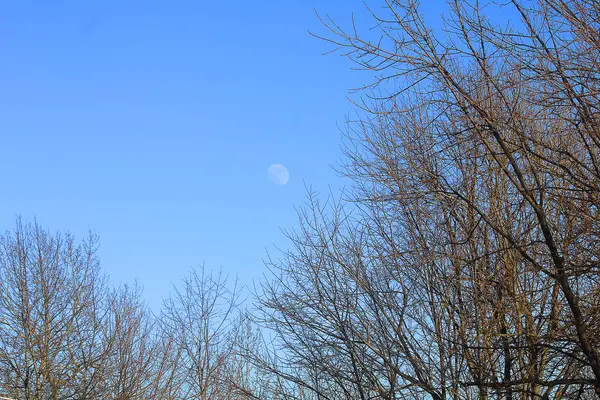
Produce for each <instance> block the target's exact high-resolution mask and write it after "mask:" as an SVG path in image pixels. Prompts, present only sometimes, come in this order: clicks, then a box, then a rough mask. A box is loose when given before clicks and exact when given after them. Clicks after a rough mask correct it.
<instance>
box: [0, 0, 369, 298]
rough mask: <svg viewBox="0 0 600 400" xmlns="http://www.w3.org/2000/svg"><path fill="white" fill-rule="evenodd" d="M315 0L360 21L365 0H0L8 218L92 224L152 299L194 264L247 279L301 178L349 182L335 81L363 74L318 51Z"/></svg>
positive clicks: (112, 268)
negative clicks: (280, 179) (272, 171)
mask: <svg viewBox="0 0 600 400" xmlns="http://www.w3.org/2000/svg"><path fill="white" fill-rule="evenodd" d="M315 8H316V9H317V10H319V11H320V12H323V13H330V14H331V15H332V16H334V17H335V18H337V19H339V20H340V21H343V22H347V21H350V16H351V12H352V11H358V16H357V18H358V19H359V20H360V19H361V18H365V20H366V14H365V12H364V8H363V7H362V3H361V2H360V1H357V0H352V1H326V0H314V1H312V2H311V1H257V2H248V1H237V0H234V1H228V2H208V1H177V2H167V1H148V2H142V1H125V2H121V1H102V2H100V1H98V2H75V1H61V2H41V1H39V2H33V1H23V2H17V1H14V2H13V1H5V2H2V3H0V110H2V111H1V112H0V113H1V118H0V134H1V138H2V145H1V146H0V168H1V170H2V175H1V178H0V188H1V190H2V192H1V196H0V228H2V230H6V229H10V228H11V227H12V226H13V225H14V218H15V215H17V214H20V215H22V216H23V217H24V218H25V219H26V220H31V219H32V218H34V217H37V218H38V220H39V222H40V223H41V224H42V225H44V226H46V227H47V228H49V229H52V230H63V231H64V230H70V231H71V232H73V233H75V234H76V235H77V236H82V235H84V234H85V232H86V231H87V230H88V229H91V230H93V231H94V232H95V233H97V234H98V235H99V236H100V239H101V248H100V257H101V262H102V268H103V270H104V271H105V272H106V273H107V274H109V275H110V277H111V282H112V283H113V284H119V283H124V282H133V281H134V280H135V279H137V280H138V281H139V283H141V284H142V285H143V287H144V289H145V297H146V298H147V299H148V301H149V302H150V304H151V305H156V304H159V302H160V299H161V298H162V297H163V296H165V295H166V294H167V293H168V291H169V289H170V287H171V284H172V283H178V282H179V281H180V280H181V278H182V277H183V276H184V275H185V274H186V272H187V271H188V270H189V268H190V267H193V266H198V265H201V264H202V263H205V264H206V266H207V267H208V268H220V267H222V268H223V269H224V270H225V271H226V272H229V273H230V274H231V275H239V277H240V280H241V282H242V283H244V284H251V282H252V280H253V279H256V278H259V277H260V276H261V274H262V273H263V272H264V267H263V264H262V260H263V259H264V258H265V254H266V250H267V249H270V250H273V246H274V245H279V246H282V247H285V246H286V241H285V240H284V238H283V236H282V234H281V229H282V228H291V227H293V226H294V225H295V223H296V212H295V210H294V206H298V205H300V204H302V202H303V201H304V198H305V184H306V185H312V186H313V187H314V188H315V189H316V190H318V191H320V192H327V191H328V188H329V187H331V188H333V190H336V189H337V188H339V187H340V186H341V185H342V184H343V181H342V179H341V178H339V177H337V176H336V174H335V173H334V172H333V171H332V169H331V168H330V166H331V165H332V164H335V163H336V162H337V161H338V160H339V159H340V157H341V154H340V149H339V146H340V131H339V129H338V127H339V126H341V125H342V124H343V122H344V119H345V116H346V115H347V114H348V113H349V112H350V111H351V109H352V106H351V104H350V103H349V102H348V101H347V99H346V98H345V96H346V95H347V94H348V89H349V88H352V87H356V86H358V85H360V84H361V83H364V82H366V81H367V79H365V75H364V74H362V75H361V74H360V73H357V72H352V71H350V69H349V67H350V64H349V63H348V61H346V60H345V59H344V58H342V57H339V56H336V55H330V56H322V55H321V54H322V53H323V52H325V51H327V50H330V49H331V47H330V46H329V45H328V44H326V43H324V42H322V41H319V40H318V39H315V38H313V37H311V36H310V35H309V34H308V31H309V30H311V31H314V32H316V33H325V32H324V29H323V28H322V26H321V25H320V23H319V22H318V20H317V18H316V17H315V14H314V9H315ZM274 163H281V164H284V165H285V166H286V167H287V168H288V170H289V172H290V181H289V183H288V184H287V185H285V186H277V185H274V184H273V183H271V182H270V181H269V180H268V178H267V167H268V166H269V165H270V164H274Z"/></svg>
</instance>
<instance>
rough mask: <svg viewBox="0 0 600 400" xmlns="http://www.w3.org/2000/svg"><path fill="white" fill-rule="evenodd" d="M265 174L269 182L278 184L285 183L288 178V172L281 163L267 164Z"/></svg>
mask: <svg viewBox="0 0 600 400" xmlns="http://www.w3.org/2000/svg"><path fill="white" fill-rule="evenodd" d="M267 174H268V176H269V179H270V180H271V182H273V183H274V184H276V185H279V186H283V185H285V184H286V183H288V181H289V180H290V173H289V171H288V170H287V168H286V167H285V166H284V165H282V164H272V165H269V168H268V169H267Z"/></svg>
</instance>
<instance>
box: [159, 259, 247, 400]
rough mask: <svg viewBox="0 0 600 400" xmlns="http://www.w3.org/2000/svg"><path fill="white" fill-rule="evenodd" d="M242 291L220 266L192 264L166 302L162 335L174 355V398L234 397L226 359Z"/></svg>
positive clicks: (162, 316) (172, 381) (230, 346)
mask: <svg viewBox="0 0 600 400" xmlns="http://www.w3.org/2000/svg"><path fill="white" fill-rule="evenodd" d="M238 297H239V292H238V289H237V285H236V284H235V283H234V284H233V287H229V286H228V282H227V279H226V276H225V275H224V274H223V273H222V272H218V273H212V272H208V271H206V270H205V269H204V268H202V269H200V270H199V271H197V270H193V271H192V272H191V273H190V275H189V276H188V277H187V278H186V279H185V280H184V282H183V287H182V288H181V289H178V288H175V289H174V293H173V295H172V296H171V297H169V298H168V299H167V300H166V301H165V302H164V307H163V311H162V313H161V315H160V323H161V331H162V333H161V335H162V337H163V338H164V339H163V340H165V342H168V341H171V342H170V344H169V346H168V348H169V352H170V354H171V356H170V357H171V358H172V361H171V362H170V366H171V368H172V371H170V372H169V375H170V377H171V378H170V379H171V383H170V389H171V391H170V394H169V397H168V398H175V399H228V398H232V397H231V387H230V385H229V382H228V381H229V376H228V373H229V372H230V371H228V366H229V365H228V363H229V359H230V357H231V355H232V351H233V350H232V349H233V342H232V339H233V337H232V332H233V326H232V324H233V323H234V321H235V316H236V313H235V311H236V307H237V305H238Z"/></svg>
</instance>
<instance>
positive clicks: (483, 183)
mask: <svg viewBox="0 0 600 400" xmlns="http://www.w3.org/2000/svg"><path fill="white" fill-rule="evenodd" d="M448 4H449V10H448V12H447V14H446V15H445V19H444V22H443V31H444V35H445V36H444V37H441V36H437V35H436V34H435V31H434V30H433V29H431V28H430V27H428V26H427V24H426V23H425V22H424V19H423V17H422V15H421V14H420V12H419V5H418V3H417V2H416V1H413V0H405V1H384V2H382V7H381V8H380V9H377V10H376V6H375V5H373V6H369V7H370V8H369V10H370V11H371V12H372V16H373V18H374V21H375V22H376V32H378V33H379V34H374V33H373V31H371V32H370V33H368V34H364V33H361V32H360V29H359V28H358V27H356V26H352V27H351V28H350V29H348V30H345V29H343V28H342V27H341V26H340V25H338V24H337V23H336V22H334V21H332V20H329V19H323V22H324V23H325V26H326V27H328V28H329V29H330V32H331V35H329V37H327V38H326V40H329V41H330V42H332V43H334V44H335V45H336V46H338V47H339V48H340V49H342V51H344V54H345V55H346V56H348V57H349V58H350V59H351V60H352V61H353V62H354V63H356V64H357V65H358V66H360V67H362V68H364V69H367V70H370V71H374V72H376V74H377V78H376V81H375V82H374V84H373V85H371V86H370V87H369V88H368V90H367V96H365V97H364V98H363V101H362V103H360V104H359V106H360V107H361V110H360V111H359V112H358V117H359V118H358V119H357V121H351V122H350V124H349V130H348V135H347V138H348V139H347V142H346V143H347V147H346V149H347V151H346V155H347V158H346V160H347V163H346V164H345V166H344V167H343V170H342V171H343V173H345V174H346V175H347V176H349V177H350V178H352V179H353V181H354V183H355V185H354V190H353V191H352V194H351V196H350V200H351V203H348V204H341V205H335V206H334V207H332V208H328V207H323V206H321V205H319V203H318V202H316V201H314V200H313V201H311V202H310V203H309V207H308V209H307V210H306V211H304V213H303V214H301V219H302V221H301V229H300V231H299V232H296V233H292V235H291V237H292V239H293V240H294V242H295V249H294V250H293V251H292V252H290V253H288V254H286V255H285V257H284V258H283V259H282V260H280V261H279V262H276V263H274V265H273V268H274V272H275V274H274V278H275V279H274V281H273V282H272V283H270V284H268V285H267V286H266V287H265V292H266V296H265V297H264V299H262V304H263V307H264V311H265V313H266V315H265V316H264V319H265V323H267V324H268V325H269V326H271V327H272V328H273V329H274V330H275V332H276V333H277V334H278V338H279V341H280V343H281V346H282V348H283V350H284V351H285V352H286V354H287V355H288V357H287V359H286V365H285V366H284V367H283V368H282V370H283V371H285V370H286V369H287V371H290V370H291V369H292V368H294V367H295V368H299V370H301V371H303V372H302V373H295V374H289V375H288V376H287V379H288V380H289V381H292V382H298V383H300V384H301V385H302V387H304V388H305V389H306V390H308V391H311V392H312V393H314V394H315V395H316V396H317V397H319V398H364V399H367V398H373V397H380V398H433V399H446V398H453V399H469V398H489V397H492V398H505V399H517V398H519V399H535V398H542V399H543V398H556V399H559V398H591V397H593V396H598V395H600V364H599V359H598V357H599V355H598V354H599V352H600V349H599V346H600V339H599V338H600V335H599V332H600V329H599V325H598V321H600V312H599V310H600V307H599V304H600V297H599V292H600V289H599V288H600V281H599V278H600V261H599V259H598V254H600V247H599V244H600V240H598V239H599V236H600V218H599V214H598V213H599V206H600V174H599V172H600V169H599V168H598V156H599V151H600V147H599V145H600V125H599V122H600V121H599V118H598V116H599V115H600V114H599V112H598V107H599V104H600V102H599V98H598V96H599V88H600V86H599V82H600V81H599V76H598V74H599V72H598V71H600V69H598V67H599V60H600V51H599V50H600V45H599V43H600V40H599V38H600V32H599V27H600V25H599V24H598V15H600V13H599V11H600V3H598V2H597V1H593V0H586V1H559V0H538V1H527V2H525V1H523V2H521V1H517V0H514V1H509V2H507V3H506V4H504V3H503V4H494V3H487V4H485V5H484V4H481V3H479V2H477V1H475V2H468V1H450V2H449V3H448ZM499 8H501V9H502V10H500V11H501V12H498V10H499ZM496 14H498V15H510V16H512V17H514V18H515V19H514V20H515V21H516V22H514V24H513V25H510V24H508V25H501V24H498V23H494V22H493V21H495V20H497V19H498V18H497V15H496ZM517 20H518V22H517ZM350 209H351V210H352V213H350V212H349V210H350ZM282 374H283V373H282ZM594 393H595V395H594Z"/></svg>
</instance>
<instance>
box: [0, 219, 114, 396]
mask: <svg viewBox="0 0 600 400" xmlns="http://www.w3.org/2000/svg"><path fill="white" fill-rule="evenodd" d="M95 246H96V239H95V237H94V236H90V237H89V238H88V239H87V240H86V241H84V242H83V243H82V244H80V245H77V244H76V243H75V241H74V239H73V237H72V236H70V235H60V234H57V235H54V236H52V235H50V234H49V233H48V232H46V231H44V230H43V229H42V228H41V227H40V226H39V225H38V224H37V222H36V223H34V224H33V225H25V224H23V223H22V222H21V221H20V220H18V221H17V225H16V229H15V231H14V232H9V233H7V234H5V235H3V236H2V237H0V363H1V364H0V365H1V366H0V368H1V370H2V373H1V379H2V382H1V386H0V387H1V390H2V391H3V392H4V393H5V394H6V395H8V396H12V397H16V398H19V399H63V398H69V397H72V396H83V397H87V396H90V395H92V394H93V393H96V392H97V391H98V390H99V386H98V385H99V383H100V382H101V379H102V377H100V376H98V375H97V372H96V371H97V370H98V369H101V368H98V367H99V365H100V364H101V363H102V360H103V359H104V358H105V356H106V352H107V350H108V348H107V342H106V338H105V336H104V329H103V326H102V322H103V318H104V315H103V312H104V311H103V310H102V309H97V307H96V306H97V304H98V303H99V302H102V301H103V296H104V295H105V293H104V286H105V282H104V279H103V278H102V277H101V276H100V274H99V270H98V261H97V258H96V256H95Z"/></svg>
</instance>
